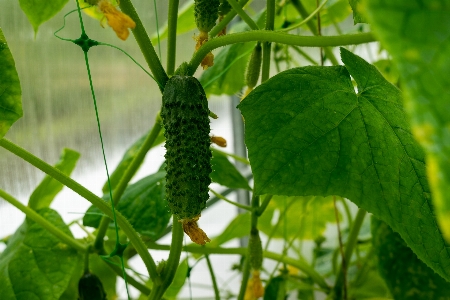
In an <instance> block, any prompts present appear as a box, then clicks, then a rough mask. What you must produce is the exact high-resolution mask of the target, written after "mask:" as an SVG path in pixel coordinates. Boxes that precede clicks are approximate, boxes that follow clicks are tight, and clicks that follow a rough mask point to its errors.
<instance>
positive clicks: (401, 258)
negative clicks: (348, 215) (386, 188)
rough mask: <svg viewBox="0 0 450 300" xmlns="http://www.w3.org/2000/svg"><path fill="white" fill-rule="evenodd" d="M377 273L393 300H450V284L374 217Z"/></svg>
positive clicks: (373, 233) (373, 231) (398, 236)
mask: <svg viewBox="0 0 450 300" xmlns="http://www.w3.org/2000/svg"><path fill="white" fill-rule="evenodd" d="M372 235H373V240H372V241H373V247H374V250H375V253H376V255H377V256H378V269H379V271H380V275H381V277H383V278H384V279H385V282H386V284H387V286H388V287H389V289H390V291H391V294H392V296H393V298H394V299H404V300H408V299H450V283H449V282H447V281H445V280H444V279H443V278H442V277H441V276H439V275H438V274H436V273H435V272H434V271H433V270H432V269H430V268H429V267H428V266H427V265H425V264H424V263H423V262H422V261H421V260H420V259H418V258H417V255H415V254H414V253H413V251H412V250H411V249H410V248H409V247H408V246H407V245H406V243H405V242H404V241H403V239H402V238H401V237H400V235H399V234H398V233H396V232H394V231H392V229H391V228H390V227H389V226H388V225H387V224H386V223H384V222H383V221H380V220H378V219H376V218H373V217H372Z"/></svg>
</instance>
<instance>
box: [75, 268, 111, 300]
mask: <svg viewBox="0 0 450 300" xmlns="http://www.w3.org/2000/svg"><path fill="white" fill-rule="evenodd" d="M78 299H79V300H106V299H107V298H106V292H105V290H104V289H103V285H102V282H101V281H100V279H99V278H98V277H97V276H96V275H94V274H92V273H89V272H87V273H84V275H83V276H82V277H81V278H80V280H79V281H78Z"/></svg>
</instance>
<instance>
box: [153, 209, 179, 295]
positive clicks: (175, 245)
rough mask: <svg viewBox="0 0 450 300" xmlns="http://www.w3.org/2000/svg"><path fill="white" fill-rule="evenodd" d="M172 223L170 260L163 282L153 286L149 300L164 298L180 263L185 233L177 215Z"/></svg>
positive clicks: (164, 272)
mask: <svg viewBox="0 0 450 300" xmlns="http://www.w3.org/2000/svg"><path fill="white" fill-rule="evenodd" d="M172 223H173V224H172V243H171V245H170V252H169V258H168V259H167V262H166V265H165V266H164V269H163V270H162V274H161V275H162V282H161V284H157V285H154V286H153V289H152V293H151V294H150V296H149V298H148V299H154V300H159V299H161V298H162V296H163V295H164V292H165V291H166V290H167V288H168V287H169V286H170V284H171V283H172V281H173V278H174V277H175V273H176V272H177V269H178V265H179V263H180V256H181V252H182V250H183V237H184V232H183V227H182V226H181V223H180V222H178V218H177V217H176V216H175V215H174V216H173V218H172Z"/></svg>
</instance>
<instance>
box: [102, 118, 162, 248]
mask: <svg viewBox="0 0 450 300" xmlns="http://www.w3.org/2000/svg"><path fill="white" fill-rule="evenodd" d="M161 128H162V126H161V117H160V116H159V114H158V116H157V117H156V120H155V124H154V125H153V128H152V130H151V131H150V133H149V134H148V136H147V138H146V139H145V141H144V143H143V144H142V146H141V148H140V149H139V151H138V153H137V154H136V156H135V157H134V158H133V160H132V161H131V163H130V165H129V166H128V168H127V169H126V171H125V173H124V174H123V176H122V178H121V179H120V181H119V183H118V184H117V186H116V188H115V189H114V192H113V196H112V199H114V205H117V204H118V203H119V200H120V198H121V197H122V195H123V193H124V192H125V189H126V188H127V186H128V183H129V182H130V180H131V178H133V176H134V174H136V172H137V170H138V169H139V167H140V166H141V164H142V161H143V160H144V158H145V155H146V154H147V152H148V151H149V150H150V149H151V147H152V146H153V144H154V142H155V140H156V139H157V137H158V135H159V132H160V131H161ZM110 222H111V220H110V219H109V218H108V217H102V220H101V222H100V225H99V227H98V231H97V237H96V238H95V242H94V248H95V249H97V251H100V250H101V249H102V248H103V239H104V237H105V235H106V231H107V230H108V226H109V223H110Z"/></svg>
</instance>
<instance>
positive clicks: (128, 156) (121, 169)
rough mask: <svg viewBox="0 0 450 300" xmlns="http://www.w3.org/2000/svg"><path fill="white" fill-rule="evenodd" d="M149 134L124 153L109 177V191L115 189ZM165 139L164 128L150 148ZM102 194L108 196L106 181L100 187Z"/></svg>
mask: <svg viewBox="0 0 450 300" xmlns="http://www.w3.org/2000/svg"><path fill="white" fill-rule="evenodd" d="M148 134H149V133H146V134H144V135H143V136H141V137H140V138H139V139H138V140H137V141H136V142H134V143H133V145H131V146H130V147H129V148H128V149H127V151H126V152H125V154H124V155H123V157H122V160H121V161H120V162H119V164H118V165H117V167H116V169H115V170H114V171H113V172H112V174H111V176H109V180H110V182H111V189H112V190H113V191H114V189H115V188H116V186H117V184H119V182H120V179H121V178H122V176H123V173H125V171H126V170H127V169H128V166H129V165H130V164H131V162H132V161H133V159H134V158H135V157H136V155H137V154H138V152H139V149H140V148H141V147H142V145H143V144H144V142H145V139H146V138H147V136H148ZM164 140H165V138H164V128H162V129H161V131H160V132H159V135H158V137H157V138H156V140H155V142H154V143H153V145H152V148H153V147H155V146H157V145H159V144H161V143H162V142H164ZM102 192H103V193H104V194H108V193H109V185H108V181H107V182H105V184H104V185H103V187H102Z"/></svg>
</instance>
